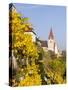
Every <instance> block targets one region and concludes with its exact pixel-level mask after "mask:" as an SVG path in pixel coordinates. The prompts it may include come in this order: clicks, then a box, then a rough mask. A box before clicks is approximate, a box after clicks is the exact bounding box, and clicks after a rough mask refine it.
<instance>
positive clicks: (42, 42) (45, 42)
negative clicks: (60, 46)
mask: <svg viewBox="0 0 68 90" xmlns="http://www.w3.org/2000/svg"><path fill="white" fill-rule="evenodd" d="M40 42H41V46H42V47H48V44H47V41H42V40H41V41H40Z"/></svg>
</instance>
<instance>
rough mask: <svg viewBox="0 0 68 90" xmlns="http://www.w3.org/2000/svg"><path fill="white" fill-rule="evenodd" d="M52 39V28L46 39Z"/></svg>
mask: <svg viewBox="0 0 68 90" xmlns="http://www.w3.org/2000/svg"><path fill="white" fill-rule="evenodd" d="M50 38H51V39H54V35H53V32H52V28H51V30H50V33H49V36H48V39H50Z"/></svg>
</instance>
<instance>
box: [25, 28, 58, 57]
mask: <svg viewBox="0 0 68 90" xmlns="http://www.w3.org/2000/svg"><path fill="white" fill-rule="evenodd" d="M25 33H26V34H31V36H32V41H33V42H37V43H39V45H41V47H42V48H43V50H44V51H45V52H47V51H52V52H54V53H55V54H57V55H60V52H59V49H58V46H57V43H56V41H55V37H54V34H53V31H52V28H51V29H50V32H49V35H48V40H45V41H44V40H39V38H37V35H36V33H35V32H34V31H32V30H29V31H26V32H25Z"/></svg>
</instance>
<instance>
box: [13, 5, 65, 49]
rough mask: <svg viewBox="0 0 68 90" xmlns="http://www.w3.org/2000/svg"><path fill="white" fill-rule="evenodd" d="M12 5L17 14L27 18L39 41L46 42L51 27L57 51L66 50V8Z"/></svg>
mask: <svg viewBox="0 0 68 90" xmlns="http://www.w3.org/2000/svg"><path fill="white" fill-rule="evenodd" d="M14 5H15V7H16V9H17V12H19V13H21V15H22V16H24V17H28V18H29V22H30V23H31V24H32V25H33V28H34V31H35V32H36V33H37V36H38V37H39V38H40V39H42V40H48V34H49V31H50V28H51V27H52V30H53V33H54V37H55V40H56V42H57V44H58V47H59V49H61V50H64V49H66V7H64V6H48V5H34V4H21V3H17V4H14Z"/></svg>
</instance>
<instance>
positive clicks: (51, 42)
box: [48, 28, 55, 52]
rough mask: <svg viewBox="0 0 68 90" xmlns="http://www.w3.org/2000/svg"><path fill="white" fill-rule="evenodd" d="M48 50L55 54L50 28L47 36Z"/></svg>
mask: <svg viewBox="0 0 68 90" xmlns="http://www.w3.org/2000/svg"><path fill="white" fill-rule="evenodd" d="M48 50H50V51H53V52H55V41H54V35H53V32H52V28H51V30H50V33H49V36H48Z"/></svg>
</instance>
